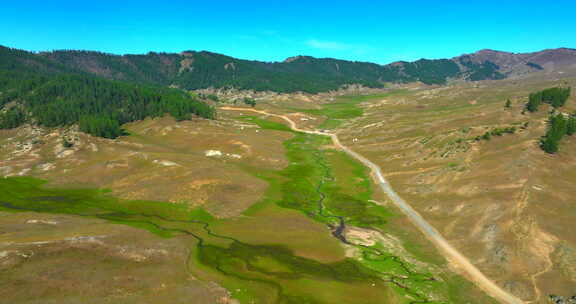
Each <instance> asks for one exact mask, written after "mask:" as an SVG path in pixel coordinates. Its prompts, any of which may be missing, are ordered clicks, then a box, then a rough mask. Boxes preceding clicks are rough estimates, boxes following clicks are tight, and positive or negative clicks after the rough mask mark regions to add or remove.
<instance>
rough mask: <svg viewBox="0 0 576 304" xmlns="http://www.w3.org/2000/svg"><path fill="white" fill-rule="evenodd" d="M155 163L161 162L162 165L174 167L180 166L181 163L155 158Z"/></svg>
mask: <svg viewBox="0 0 576 304" xmlns="http://www.w3.org/2000/svg"><path fill="white" fill-rule="evenodd" d="M154 163H155V164H159V165H162V166H166V167H174V166H180V165H179V164H177V163H175V162H173V161H169V160H158V159H156V160H154Z"/></svg>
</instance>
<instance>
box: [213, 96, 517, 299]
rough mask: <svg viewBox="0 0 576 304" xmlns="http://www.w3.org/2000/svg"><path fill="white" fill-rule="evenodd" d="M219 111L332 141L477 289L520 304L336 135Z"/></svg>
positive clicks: (374, 167)
mask: <svg viewBox="0 0 576 304" xmlns="http://www.w3.org/2000/svg"><path fill="white" fill-rule="evenodd" d="M220 109H221V110H229V111H249V112H256V113H260V114H263V115H268V116H274V117H278V118H281V119H283V120H284V121H286V122H288V124H289V125H290V128H291V129H292V130H294V131H297V132H303V133H308V134H315V135H322V136H328V137H330V138H331V140H332V142H333V143H334V145H335V146H336V147H338V148H339V149H341V150H343V151H344V152H346V153H347V154H348V155H350V156H352V157H353V158H355V159H356V160H358V161H360V162H361V163H362V164H364V165H365V166H366V167H368V168H370V170H371V171H372V177H373V178H374V180H375V181H376V183H377V184H378V185H379V186H380V188H381V189H382V190H383V191H384V192H385V193H386V194H387V195H388V197H390V199H391V200H392V201H393V202H394V204H395V205H396V206H397V207H398V208H399V209H400V210H401V211H402V212H403V213H404V214H405V215H406V216H407V217H408V218H409V219H410V221H412V223H414V225H416V226H417V227H418V229H420V231H421V232H422V233H423V234H424V235H425V236H426V237H427V238H428V239H429V240H430V241H432V243H433V244H434V245H435V246H436V247H437V248H438V249H439V250H440V252H441V253H442V254H443V255H444V256H445V257H446V259H448V261H449V262H450V263H452V265H454V266H456V267H458V269H459V270H460V271H461V272H463V273H465V274H466V277H467V278H468V279H469V280H471V281H472V282H474V283H475V284H476V285H477V286H478V287H480V288H481V289H482V290H484V291H485V292H486V293H488V294H489V295H491V296H492V297H494V298H495V299H497V300H498V301H500V302H501V303H507V304H522V303H525V302H524V301H522V300H520V299H519V298H517V297H516V296H514V295H513V294H511V293H509V292H507V291H505V290H504V289H502V288H500V286H498V285H497V284H496V283H494V282H493V281H492V280H490V279H489V278H488V277H486V276H485V275H484V274H483V273H482V272H481V271H480V270H479V269H478V268H476V266H474V264H472V263H471V262H470V261H469V260H468V259H467V258H466V257H465V256H464V255H462V254H461V253H460V252H459V251H458V250H457V249H456V248H455V247H453V246H452V245H451V244H450V243H449V242H448V240H446V239H445V238H444V237H443V236H442V235H441V234H440V232H438V230H436V228H434V227H433V226H432V225H430V223H428V222H427V221H426V220H425V219H424V218H423V217H422V216H421V215H420V214H419V213H418V212H417V211H416V210H414V208H412V206H410V205H409V204H408V203H407V202H406V201H405V200H404V199H402V198H401V197H400V196H399V195H398V194H397V193H396V191H394V189H393V188H392V186H391V185H390V184H389V183H388V181H387V180H386V179H385V178H384V175H383V174H382V170H381V169H380V167H379V166H378V165H376V164H375V163H373V162H371V161H370V160H368V159H367V158H365V157H364V156H362V155H360V154H358V153H356V152H355V151H353V150H352V149H350V148H349V147H347V146H345V145H343V144H342V143H341V142H340V140H339V139H338V136H337V134H334V133H326V132H321V131H316V130H312V131H311V130H304V129H300V128H298V126H297V125H296V123H295V122H294V121H293V120H292V119H290V118H289V117H287V116H286V115H279V114H273V113H268V112H266V111H260V110H256V109H250V108H234V107H221V108H220Z"/></svg>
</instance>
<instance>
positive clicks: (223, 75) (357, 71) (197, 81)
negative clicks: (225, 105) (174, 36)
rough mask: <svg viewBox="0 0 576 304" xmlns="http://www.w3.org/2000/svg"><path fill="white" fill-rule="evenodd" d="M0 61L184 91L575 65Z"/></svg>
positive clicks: (565, 56) (540, 58)
mask: <svg viewBox="0 0 576 304" xmlns="http://www.w3.org/2000/svg"><path fill="white" fill-rule="evenodd" d="M0 59H1V60H2V62H0V69H26V70H30V69H32V70H39V71H44V72H47V73H58V72H63V73H64V72H65V73H85V74H91V75H96V76H100V77H104V78H108V79H113V80H124V81H129V82H137V83H147V84H155V85H163V86H176V87H180V88H182V89H187V90H193V89H203V88H209V87H214V88H221V87H234V88H238V89H252V90H258V91H263V90H271V91H277V92H294V91H304V92H309V93H317V92H324V91H329V90H335V89H338V88H339V87H341V86H343V85H346V84H361V85H364V86H368V87H382V86H383V85H384V83H387V82H388V83H403V82H415V81H420V82H423V83H425V84H444V83H446V82H447V81H448V80H450V79H461V80H467V81H478V80H486V79H503V78H507V77H514V76H517V75H521V74H526V73H532V72H536V71H540V70H554V69H557V68H559V67H569V66H574V65H576V50H573V49H565V48H562V49H554V50H544V51H541V52H536V53H527V54H514V53H506V52H499V51H492V50H482V51H479V52H476V53H473V54H467V55H462V56H459V57H455V58H452V59H435V60H427V59H420V60H418V61H415V62H403V61H401V62H395V63H392V64H388V65H379V64H374V63H368V62H355V61H345V60H338V59H332V58H314V57H309V56H295V57H290V58H288V59H286V60H285V61H283V62H261V61H250V60H242V59H237V58H233V57H229V56H225V55H221V54H216V53H211V52H206V51H202V52H196V51H186V52H182V53H180V54H168V53H148V54H145V55H123V56H120V55H112V54H106V53H100V52H91V51H68V50H65V51H54V52H44V53H37V54H36V53H30V52H26V51H21V50H14V49H9V48H5V47H0Z"/></svg>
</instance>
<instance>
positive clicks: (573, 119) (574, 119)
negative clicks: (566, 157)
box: [566, 114, 576, 135]
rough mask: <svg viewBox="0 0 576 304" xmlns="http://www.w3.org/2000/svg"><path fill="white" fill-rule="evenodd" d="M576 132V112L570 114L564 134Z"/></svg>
mask: <svg viewBox="0 0 576 304" xmlns="http://www.w3.org/2000/svg"><path fill="white" fill-rule="evenodd" d="M575 133H576V114H572V115H570V117H569V118H568V123H567V126H566V135H573V134H575Z"/></svg>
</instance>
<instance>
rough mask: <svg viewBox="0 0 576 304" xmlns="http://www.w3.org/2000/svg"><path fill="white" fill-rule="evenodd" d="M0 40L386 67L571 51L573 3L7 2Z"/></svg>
mask: <svg viewBox="0 0 576 304" xmlns="http://www.w3.org/2000/svg"><path fill="white" fill-rule="evenodd" d="M3 2H4V3H2V7H1V9H0V28H1V29H2V32H1V33H0V44H1V45H5V46H9V47H14V48H20V49H26V50H32V51H44V50H54V49H86V50H98V51H103V52H109V53H116V54H126V53H146V52H148V51H164V52H180V51H183V50H208V51H213V52H218V53H223V54H226V55H230V56H234V57H238V58H244V59H254V60H264V61H281V60H284V59H285V58H286V57H289V56H294V55H311V56H315V57H333V58H340V59H347V60H358V61H371V62H377V63H389V62H393V61H397V60H407V61H411V60H417V59H419V58H449V57H453V56H457V55H460V54H463V53H471V52H474V51H477V50H480V49H484V48H490V49H497V50H503V51H511V52H528V51H537V50H541V49H545V48H556V47H571V48H576V18H575V17H574V11H576V1H563V0H556V1H532V0H524V1H516V0H510V1H508V0H500V1H492V0H485V1H441V0H436V1H410V0H404V1H377V0H372V1H365V0H354V1H350V0H348V1H340V0H333V1H312V0H308V1H301V0H293V1H274V0H269V1H260V0H255V1H250V0H242V1H226V0H223V1H209V0H208V1H206V0H205V1H170V0H164V1H149V0H140V1H133V0H121V1H119V0H116V1H109V0H98V1H81V0H76V1H64V0H52V1H45V0H44V1H36V0H33V1H22V0H21V1H3Z"/></svg>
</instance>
